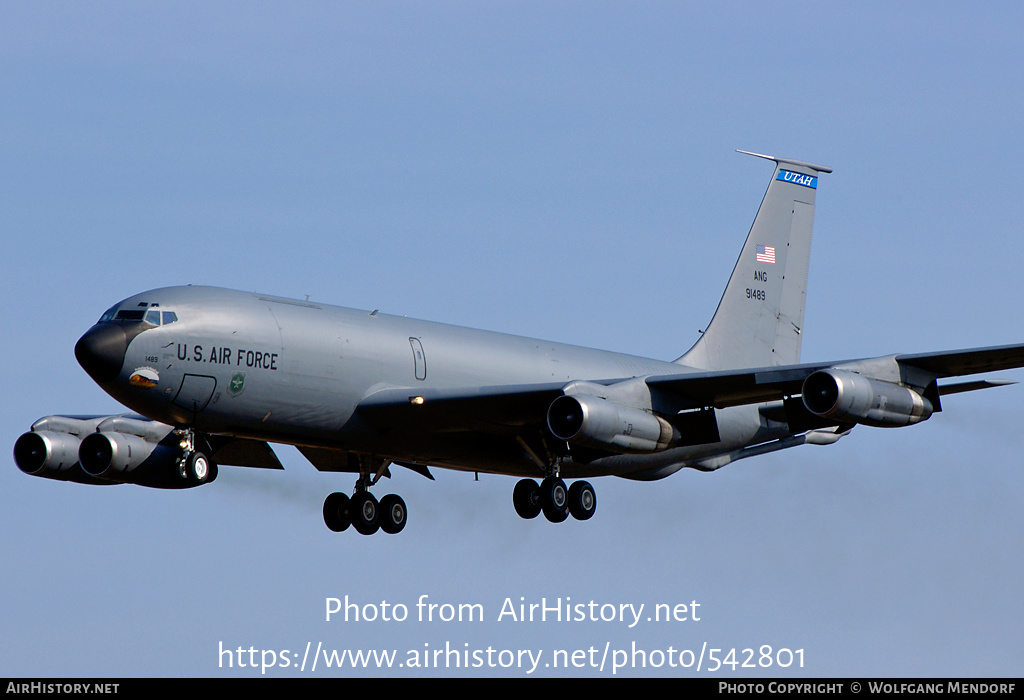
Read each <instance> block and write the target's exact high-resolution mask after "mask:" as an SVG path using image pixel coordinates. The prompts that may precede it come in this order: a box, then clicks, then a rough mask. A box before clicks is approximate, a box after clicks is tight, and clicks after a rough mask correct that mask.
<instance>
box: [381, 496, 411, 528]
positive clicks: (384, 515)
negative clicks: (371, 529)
mask: <svg viewBox="0 0 1024 700" xmlns="http://www.w3.org/2000/svg"><path fill="white" fill-rule="evenodd" d="M408 516H409V512H408V510H406V507H405V501H403V500H402V497H401V496H396V495H395V494H393V493H389V494H388V495H387V496H385V497H384V498H382V499H380V529H381V530H383V531H384V532H386V533H388V534H389V535H397V534H398V533H399V532H401V531H402V530H404V529H405V523H406V521H407V520H408Z"/></svg>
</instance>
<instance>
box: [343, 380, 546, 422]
mask: <svg viewBox="0 0 1024 700" xmlns="http://www.w3.org/2000/svg"><path fill="white" fill-rule="evenodd" d="M564 386H565V382H550V383H544V384H508V385H499V386H473V387H455V388H447V389H425V388H421V387H409V388H392V389H384V390H381V391H377V392H375V393H373V394H370V395H369V396H367V397H366V398H364V399H363V400H362V401H360V402H359V408H358V411H359V415H360V416H361V417H362V418H363V419H364V420H366V421H368V422H370V423H384V422H387V423H390V422H393V421H402V422H403V423H404V424H405V425H407V426H415V427H416V428H417V429H419V430H431V431H438V432H485V433H487V432H506V431H507V429H509V428H511V429H513V431H512V432H514V429H517V428H522V427H525V426H529V425H535V424H536V425H540V424H543V422H544V420H545V416H546V412H547V408H548V405H550V403H551V402H552V401H554V400H555V399H556V398H557V397H559V396H561V394H562V388H563V387H564Z"/></svg>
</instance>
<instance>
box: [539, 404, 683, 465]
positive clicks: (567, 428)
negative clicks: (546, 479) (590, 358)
mask: <svg viewBox="0 0 1024 700" xmlns="http://www.w3.org/2000/svg"><path fill="white" fill-rule="evenodd" d="M548 428H549V429H550V430H551V433H552V434H553V435H554V436H555V437H556V438H558V439H559V440H565V441H566V442H576V443H580V444H583V445H588V446H590V447H597V448H599V449H603V450H608V451H611V452H620V453H622V452H658V451H660V450H664V449H667V448H668V447H669V445H671V444H672V442H673V440H674V439H675V438H676V437H677V432H676V431H675V429H674V428H673V427H672V426H671V425H670V424H669V423H668V421H666V420H664V419H663V418H659V417H658V416H655V415H654V414H652V413H648V412H647V411H642V410H640V409H637V408H631V407H629V406H621V405H619V404H615V403H612V402H611V401H608V400H606V399H602V398H599V397H597V396H588V395H585V394H573V395H565V396H559V397H558V398H557V399H555V400H554V401H552V402H551V405H550V406H549V407H548Z"/></svg>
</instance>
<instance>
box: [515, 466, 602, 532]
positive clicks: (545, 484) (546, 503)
mask: <svg viewBox="0 0 1024 700" xmlns="http://www.w3.org/2000/svg"><path fill="white" fill-rule="evenodd" d="M512 504H513V505H514V506H515V508H516V513H518V514H519V517H520V518H525V519H527V520H529V519H531V518H536V517H537V516H538V515H540V514H541V513H542V512H543V513H544V517H545V518H547V519H548V520H550V521H551V522H553V523H560V522H562V521H564V520H565V519H566V518H568V517H569V516H570V515H571V516H572V517H574V518H576V519H577V520H589V519H590V518H592V517H593V516H594V511H595V510H597V494H596V493H595V492H594V487H593V486H591V485H590V484H589V483H587V482H586V481H574V482H573V484H572V486H570V487H569V488H568V489H567V488H566V487H565V482H564V481H562V480H561V479H560V478H558V477H557V476H549V477H547V478H546V479H544V481H542V482H541V483H540V484H538V483H537V482H536V481H534V480H533V479H522V480H521V481H519V483H517V484H516V488H515V490H514V491H513V492H512Z"/></svg>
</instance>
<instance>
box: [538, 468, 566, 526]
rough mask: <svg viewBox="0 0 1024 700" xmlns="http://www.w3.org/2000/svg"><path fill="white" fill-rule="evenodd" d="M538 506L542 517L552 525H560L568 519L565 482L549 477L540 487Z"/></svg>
mask: <svg viewBox="0 0 1024 700" xmlns="http://www.w3.org/2000/svg"><path fill="white" fill-rule="evenodd" d="M540 504H541V510H543V511H544V517H545V518H547V519H548V520H550V521H551V522H553V523H560V522H562V521H563V520H565V519H566V518H568V517H569V492H568V491H567V490H566V488H565V482H564V481H562V480H561V479H559V478H558V477H557V476H549V477H548V478H546V479H544V481H543V482H541V485H540Z"/></svg>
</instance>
